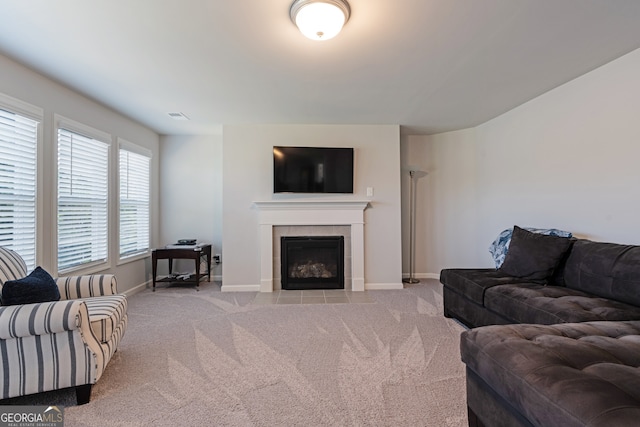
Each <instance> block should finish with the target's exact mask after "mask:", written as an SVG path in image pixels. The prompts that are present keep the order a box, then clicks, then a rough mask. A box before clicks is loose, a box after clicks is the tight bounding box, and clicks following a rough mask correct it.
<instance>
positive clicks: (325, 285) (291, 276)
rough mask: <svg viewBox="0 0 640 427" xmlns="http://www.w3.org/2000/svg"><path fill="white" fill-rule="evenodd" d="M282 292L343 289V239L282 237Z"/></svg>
mask: <svg viewBox="0 0 640 427" xmlns="http://www.w3.org/2000/svg"><path fill="white" fill-rule="evenodd" d="M280 248H281V249H280V250H281V254H280V255H281V256H280V260H281V267H282V270H281V272H282V274H281V280H282V289H286V290H292V289H344V237H343V236H293V237H292V236H282V237H281V238H280Z"/></svg>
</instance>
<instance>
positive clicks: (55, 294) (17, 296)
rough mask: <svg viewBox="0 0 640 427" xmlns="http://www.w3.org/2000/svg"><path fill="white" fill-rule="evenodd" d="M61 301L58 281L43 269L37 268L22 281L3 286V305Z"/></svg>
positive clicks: (5, 283) (8, 282)
mask: <svg viewBox="0 0 640 427" xmlns="http://www.w3.org/2000/svg"><path fill="white" fill-rule="evenodd" d="M59 300H60V290H59V289H58V285H57V284H56V281H55V280H53V277H51V275H50V274H49V273H47V272H46V271H45V270H44V269H43V268H42V267H36V269H35V270H33V271H32V272H31V274H29V275H28V276H27V277H24V278H22V279H18V280H7V281H6V282H4V285H3V286H2V305H20V304H32V303H36V302H47V301H59Z"/></svg>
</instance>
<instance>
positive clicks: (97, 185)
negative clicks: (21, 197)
mask: <svg viewBox="0 0 640 427" xmlns="http://www.w3.org/2000/svg"><path fill="white" fill-rule="evenodd" d="M108 161H109V145H108V144H107V143H105V142H102V141H99V140H97V139H94V138H91V137H88V136H84V135H81V134H78V133H75V132H73V131H70V130H67V129H64V128H59V129H58V271H64V270H69V269H72V268H75V267H78V266H84V265H86V264H90V263H96V262H104V261H106V260H107V248H108V240H107V224H108V215H107V212H108V211H107V198H108V184H109V183H108V175H109V174H108Z"/></svg>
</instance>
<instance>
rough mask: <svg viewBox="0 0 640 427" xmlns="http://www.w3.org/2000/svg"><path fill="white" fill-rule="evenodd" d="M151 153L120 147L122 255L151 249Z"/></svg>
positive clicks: (136, 253)
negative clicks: (140, 152)
mask: <svg viewBox="0 0 640 427" xmlns="http://www.w3.org/2000/svg"><path fill="white" fill-rule="evenodd" d="M150 166H151V159H150V158H149V156H145V155H142V154H138V153H135V152H132V151H129V150H127V149H125V148H122V147H121V148H120V168H119V171H120V258H126V257H130V256H134V255H139V254H143V253H146V252H147V251H148V250H149V234H150V233H149V230H150V225H151V224H150V220H149V191H150V176H149V175H150Z"/></svg>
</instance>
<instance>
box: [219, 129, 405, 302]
mask: <svg viewBox="0 0 640 427" xmlns="http://www.w3.org/2000/svg"><path fill="white" fill-rule="evenodd" d="M274 145H304V146H335V147H340V146H343V147H354V148H355V162H356V166H355V169H356V170H355V183H354V185H355V188H354V193H355V194H353V195H340V196H337V195H315V196H304V198H311V197H314V198H331V199H336V198H353V199H360V200H363V199H369V198H368V197H366V188H367V187H373V188H374V196H373V197H372V198H371V199H372V201H371V207H370V208H368V209H367V210H366V211H365V282H366V283H369V284H374V283H375V284H387V283H388V284H396V285H397V284H398V283H400V281H401V278H402V277H401V276H402V260H401V218H400V132H399V127H398V126H388V125H380V126H357V125H255V126H225V127H224V128H223V150H224V167H223V181H224V186H223V200H224V203H223V214H222V218H223V219H222V222H223V238H222V241H223V248H224V251H223V260H224V261H223V266H224V267H223V287H224V288H225V290H233V288H234V287H235V288H238V289H240V288H243V289H250V288H251V287H255V289H258V286H259V284H260V254H259V246H258V243H259V235H258V212H257V210H255V209H254V208H253V206H252V203H253V202H254V201H262V200H272V199H276V198H291V197H300V196H295V195H274V194H273V183H272V180H273V152H272V150H273V146H274Z"/></svg>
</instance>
